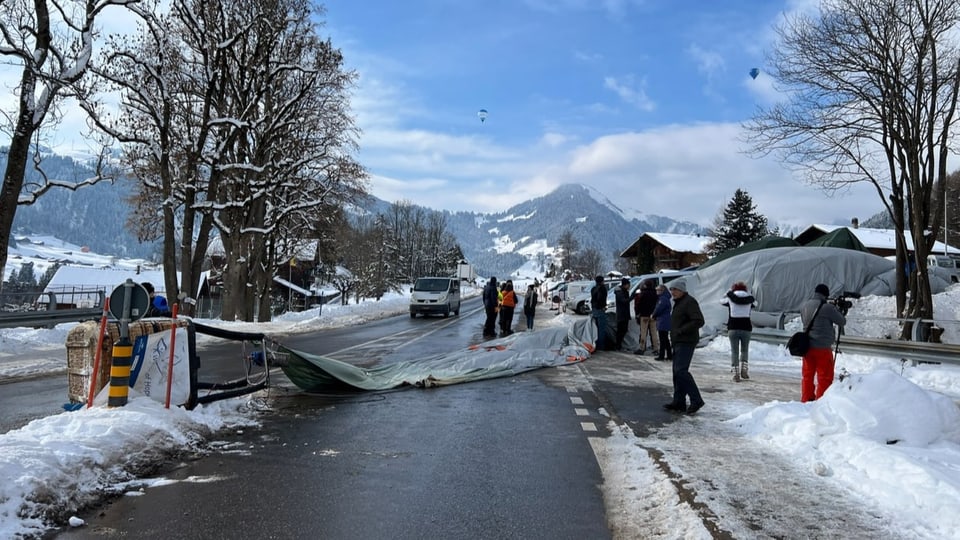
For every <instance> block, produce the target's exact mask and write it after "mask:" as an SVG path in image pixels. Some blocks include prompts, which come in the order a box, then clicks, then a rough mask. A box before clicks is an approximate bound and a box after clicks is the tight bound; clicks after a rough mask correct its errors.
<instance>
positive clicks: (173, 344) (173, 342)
mask: <svg viewBox="0 0 960 540" xmlns="http://www.w3.org/2000/svg"><path fill="white" fill-rule="evenodd" d="M179 306H180V303H179V302H177V303H175V304H173V310H172V315H173V327H172V328H170V363H169V364H168V365H167V399H166V401H164V405H163V406H164V407H165V408H167V409H169V408H170V392H171V391H172V389H173V356H174V353H175V352H176V350H177V349H176V344H177V308H178V307H179Z"/></svg>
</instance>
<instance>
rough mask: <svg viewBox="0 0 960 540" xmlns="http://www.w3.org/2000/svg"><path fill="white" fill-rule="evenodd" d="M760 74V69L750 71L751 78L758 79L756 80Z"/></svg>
mask: <svg viewBox="0 0 960 540" xmlns="http://www.w3.org/2000/svg"><path fill="white" fill-rule="evenodd" d="M759 74H760V69H759V68H753V69H751V70H750V77H751V78H754V79H756V78H757V75H759Z"/></svg>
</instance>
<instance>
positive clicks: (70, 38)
mask: <svg viewBox="0 0 960 540" xmlns="http://www.w3.org/2000/svg"><path fill="white" fill-rule="evenodd" d="M137 1H139V0H101V1H99V2H91V1H88V2H76V1H72V0H32V1H30V0H3V1H2V2H0V56H2V57H3V58H4V60H5V62H9V63H10V64H11V65H13V66H19V67H20V78H19V81H18V82H17V87H16V90H15V93H16V94H17V96H18V98H19V99H18V100H17V109H16V110H15V111H2V113H3V114H2V117H3V120H2V121H3V124H2V128H3V131H5V132H6V133H8V134H9V135H10V146H9V150H8V155H7V166H6V169H5V170H4V173H3V187H2V190H0V275H2V274H3V269H4V267H5V266H6V264H7V251H8V249H9V247H10V231H11V229H12V227H13V218H14V216H15V215H16V212H17V206H18V205H20V204H30V203H32V202H34V201H35V200H36V198H37V197H39V196H41V195H42V194H43V193H45V192H46V191H48V190H49V189H51V188H53V187H63V188H68V189H77V188H79V187H82V186H84V185H89V184H93V183H96V182H98V181H100V180H101V179H103V178H104V175H103V167H102V166H103V159H104V156H105V149H103V148H101V150H100V158H99V159H98V161H97V164H96V167H95V169H94V170H95V173H94V175H93V176H92V177H91V178H88V179H85V180H83V181H80V182H72V181H64V180H60V179H55V178H49V177H47V175H46V174H44V171H43V167H42V156H41V153H40V151H39V150H40V146H41V144H42V142H43V141H44V140H45V138H44V133H45V132H47V131H48V128H49V129H52V128H54V127H55V126H56V125H57V124H58V123H59V121H60V120H61V118H62V113H61V111H60V104H61V103H62V102H63V101H64V100H65V99H68V98H74V99H77V100H79V101H80V102H81V103H83V102H86V101H89V100H91V99H92V96H91V95H90V94H88V93H87V92H86V91H84V89H82V88H81V87H80V86H79V84H78V83H79V82H80V81H81V79H82V78H83V77H84V74H85V73H86V72H87V69H88V67H89V65H90V58H91V55H92V54H93V46H94V40H95V39H96V37H97V33H96V30H95V27H94V25H95V23H96V21H97V17H98V16H100V15H101V13H103V11H104V10H105V9H108V8H110V7H111V6H124V5H130V4H134V3H136V2H137ZM31 156H32V163H31ZM28 164H29V165H30V166H33V167H34V168H35V169H36V171H37V172H38V173H39V174H38V176H39V177H40V178H42V181H41V182H39V183H37V184H36V185H33V186H27V189H24V179H25V176H26V168H27V166H28Z"/></svg>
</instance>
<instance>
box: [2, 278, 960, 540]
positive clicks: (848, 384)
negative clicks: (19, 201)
mask: <svg viewBox="0 0 960 540" xmlns="http://www.w3.org/2000/svg"><path fill="white" fill-rule="evenodd" d="M521 290H522V289H521ZM468 294H477V291H470V292H469V293H468ZM892 302H893V300H892V299H890V298H864V299H860V300H858V301H857V304H856V306H855V308H854V311H855V314H856V318H857V320H858V321H861V322H860V323H859V324H860V327H861V328H860V331H861V332H864V331H869V332H875V333H873V334H864V335H884V334H885V333H887V332H889V331H890V330H889V329H890V324H889V322H879V323H876V322H875V323H868V320H870V319H873V320H877V319H880V318H891V317H892V316H893V313H892V312H893V306H892ZM935 305H936V316H937V318H938V319H951V320H953V321H956V320H957V319H958V315H960V287H958V286H954V287H951V289H949V290H948V291H946V292H944V293H942V294H939V295H937V296H936V297H935ZM542 309H543V310H542V311H541V312H540V313H541V314H540V315H538V318H537V326H538V327H541V328H542V327H544V326H553V325H566V324H570V323H571V322H572V321H574V320H578V319H579V316H576V315H572V314H561V315H555V314H554V313H553V312H549V311H547V305H546V304H543V305H542ZM854 311H852V312H851V317H853V316H854ZM406 312H407V299H406V297H405V296H404V295H399V294H398V295H393V296H389V297H385V298H384V299H382V300H381V301H380V302H372V301H370V302H364V303H361V304H351V305H347V306H324V307H323V309H322V312H321V311H320V310H311V311H306V312H302V313H290V314H286V315H283V316H281V317H278V318H277V319H276V320H274V321H271V322H270V323H263V324H248V323H222V322H219V321H201V322H209V323H211V324H217V325H219V326H225V327H228V328H230V329H234V330H240V331H242V330H255V331H258V332H263V333H265V334H268V335H271V334H276V335H280V334H287V333H296V332H306V331H310V330H312V329H315V328H328V327H335V326H345V325H355V324H359V323H362V322H363V321H367V320H372V319H377V318H381V317H388V316H392V315H398V314H405V313H406ZM851 326H853V321H851ZM70 327H71V325H69V324H65V325H60V326H58V327H57V328H55V329H52V330H32V329H9V330H3V329H0V351H2V352H0V380H2V379H3V378H7V377H21V376H26V375H31V374H41V373H51V372H63V371H64V363H65V361H64V356H65V353H64V343H65V339H66V334H67V332H68V331H69V329H70ZM956 328H957V327H956V325H954V326H953V327H952V328H948V329H947V332H946V333H945V336H946V337H947V339H946V340H947V341H948V342H952V343H957V342H960V336H957V334H956V333H955V332H956ZM750 354H751V360H750V365H751V371H752V372H753V373H755V374H758V375H760V374H763V375H766V376H769V377H770V378H773V377H775V376H782V377H787V378H790V377H793V378H794V379H795V380H796V385H797V390H796V395H797V397H799V370H800V363H799V361H798V360H797V359H796V358H793V357H790V356H789V355H788V354H787V353H786V351H785V350H784V349H783V347H781V346H774V345H768V344H764V343H759V342H754V343H752V344H751V348H750ZM728 355H729V345H728V343H727V342H726V339H724V338H722V337H721V338H719V339H714V340H713V341H712V342H711V343H710V344H709V345H708V346H706V347H703V348H701V349H698V350H697V353H696V355H695V357H694V366H693V368H692V369H693V372H694V375H695V376H698V377H699V376H701V375H700V374H701V373H702V372H704V371H708V368H710V367H713V368H717V369H714V370H712V371H715V372H721V373H722V372H723V368H724V367H725V366H728V365H729V360H728ZM588 362H589V360H588ZM842 369H843V370H846V371H847V372H849V374H850V376H849V377H847V378H845V379H844V381H843V383H842V384H834V385H833V386H832V387H831V388H830V390H829V391H828V392H827V393H826V395H824V397H823V398H822V399H821V400H819V401H816V402H812V403H806V404H801V403H799V401H778V400H769V401H763V402H760V403H754V402H751V401H750V400H746V399H737V398H734V399H732V400H730V401H727V402H719V401H714V402H711V403H710V406H711V407H712V408H714V409H715V411H716V412H711V413H710V414H711V416H705V417H704V418H700V416H701V415H698V418H697V419H696V422H684V421H678V422H674V423H672V424H670V425H669V426H667V427H666V428H664V429H663V430H662V431H661V432H660V433H658V434H657V435H655V436H650V437H643V438H638V437H636V436H635V435H634V434H633V432H632V431H631V430H629V429H626V428H624V426H617V425H613V424H611V428H612V430H613V435H612V436H611V437H608V438H606V439H605V440H602V441H597V440H592V441H591V443H592V444H594V449H595V452H596V454H597V457H598V460H599V461H600V465H601V468H602V470H603V471H604V476H605V482H606V483H605V485H604V496H605V500H606V501H607V512H608V517H609V519H610V521H611V524H612V526H614V529H615V531H618V534H620V535H621V536H620V537H623V538H627V537H630V535H631V534H636V533H637V532H638V531H642V533H643V534H644V535H645V536H644V537H651V538H652V537H659V538H711V534H710V531H708V530H707V529H706V528H705V526H704V522H703V520H702V519H701V518H700V516H699V515H698V513H697V511H695V510H694V509H693V508H692V507H691V504H690V503H689V502H688V501H685V500H684V498H683V497H682V493H681V492H682V486H679V487H678V485H677V484H676V482H674V481H673V480H672V479H671V478H669V477H668V476H666V475H665V473H664V472H663V470H662V469H661V467H659V466H658V464H657V462H656V460H655V459H654V458H653V457H651V452H650V451H648V450H645V449H650V448H656V449H658V450H659V451H661V452H662V453H663V455H664V459H668V457H669V456H673V460H674V461H673V462H672V464H673V466H675V467H676V466H678V463H679V464H680V465H679V466H684V465H683V464H684V463H686V462H684V461H679V462H678V460H680V459H681V458H683V457H684V456H685V455H687V454H688V453H689V454H690V455H693V453H698V454H703V453H707V454H709V453H711V452H713V453H716V454H717V455H718V456H719V455H720V454H721V453H730V454H731V455H733V456H739V457H732V458H730V459H731V461H732V463H731V464H730V466H731V467H734V469H733V471H734V473H733V474H727V475H726V476H724V474H723V472H722V471H718V470H717V468H716V466H715V465H714V464H713V463H712V462H710V464H709V466H710V467H712V469H710V470H706V469H705V470H703V471H700V470H698V467H699V466H701V465H698V464H697V463H700V462H694V461H691V462H689V465H687V466H689V467H690V469H689V470H685V471H684V472H685V473H686V475H687V476H690V477H692V478H699V477H701V476H702V477H704V478H706V479H707V481H716V482H717V483H718V484H724V482H729V483H730V485H729V489H731V490H735V489H737V486H736V485H735V484H736V482H735V480H736V478H737V474H740V473H738V472H737V471H738V469H736V467H743V471H742V474H744V475H748V476H749V475H750V474H751V470H750V466H749V464H750V462H751V460H754V462H755V463H761V462H765V463H766V464H767V466H770V463H771V462H773V463H781V462H782V463H786V464H787V465H786V466H787V467H797V468H798V469H799V470H813V471H814V472H815V473H816V474H817V475H818V476H820V477H822V478H823V479H824V480H823V481H824V484H823V486H820V487H819V488H817V489H822V490H823V491H824V492H825V493H826V494H827V495H825V497H826V499H825V500H826V502H825V504H852V506H851V512H858V511H859V509H860V507H861V505H862V506H866V507H867V508H868V510H871V511H875V512H880V513H881V514H882V515H889V516H891V519H890V521H889V524H888V525H889V528H887V529H884V530H882V531H881V534H880V535H881V536H886V537H890V538H896V537H900V538H958V533H957V531H960V512H958V511H957V510H958V509H960V412H958V408H957V405H956V402H957V401H958V400H960V368H958V367H955V366H953V365H930V364H922V365H918V366H913V365H909V364H904V363H901V362H899V361H896V360H890V359H884V358H873V357H863V356H857V355H849V354H842V355H840V358H839V359H838V362H837V371H838V372H840V371H841V370H842ZM755 378H756V377H755ZM758 384H759V383H758ZM755 388H763V387H762V386H757V387H755ZM718 397H719V396H718ZM251 399H252V398H251V397H250V396H247V397H244V398H238V399H235V400H227V401H222V402H215V403H213V404H209V405H206V406H202V407H199V408H197V409H196V410H194V411H185V410H179V409H175V410H165V409H163V408H162V406H161V405H158V404H156V403H154V402H153V401H151V400H149V399H146V398H142V397H133V398H131V400H130V402H129V404H128V405H127V406H126V407H123V408H114V409H107V408H100V407H94V408H92V409H89V410H81V411H77V412H64V413H61V414H58V415H53V416H50V417H46V418H41V419H37V420H34V421H32V422H30V423H29V424H27V425H26V426H24V427H22V428H20V429H16V430H12V431H9V432H7V433H4V434H2V435H0V477H2V478H3V479H4V481H3V482H2V483H0V537H5V538H9V537H14V536H16V535H31V534H33V535H39V534H41V533H42V531H43V530H45V529H46V528H47V527H49V526H50V523H51V521H48V520H54V521H56V522H58V523H65V522H66V519H67V518H68V517H70V515H71V514H70V513H71V512H72V511H73V509H75V508H77V507H78V505H82V504H84V503H86V502H89V501H92V500H95V499H96V498H98V497H99V496H100V494H101V493H102V492H103V491H105V490H107V491H110V490H112V491H113V492H117V493H122V492H125V491H127V490H136V489H140V487H138V486H143V485H148V482H146V481H143V480H138V479H137V478H136V471H137V466H138V464H139V463H142V462H149V461H155V460H156V458H157V454H161V455H162V454H166V453H174V452H177V453H182V452H183V451H184V449H187V450H188V451H189V450H193V451H196V452H204V451H205V450H204V449H205V442H206V441H207V440H208V439H209V438H210V437H212V436H213V435H214V434H215V433H216V432H217V431H219V430H224V429H243V427H244V426H246V425H250V424H252V423H254V422H255V421H254V420H253V418H254V417H255V415H254V414H252V413H251V412H250V411H249V406H250V404H251V401H249V400H251ZM705 411H706V410H705ZM714 416H715V417H716V418H717V419H718V421H716V422H713V421H710V420H711V419H712V418H714ZM691 430H692V431H693V432H694V433H695V434H698V436H699V437H700V438H701V440H712V439H711V438H713V439H715V440H716V443H715V444H714V445H713V446H707V445H704V447H700V448H694V449H691V448H684V447H683V446H682V445H681V444H682V443H681V442H680V441H682V440H683V439H682V437H680V436H679V435H683V434H685V433H689V432H690V431H691ZM698 430H699V431H698ZM106 433H109V436H105V434H106ZM674 434H676V435H678V436H677V437H673V436H672V435H674ZM718 434H721V435H722V437H720V435H718ZM718 437H720V438H718ZM738 440H740V441H741V442H739V443H738V442H737V441H738ZM143 441H150V444H146V445H144V444H143ZM747 443H749V444H747ZM147 448H149V449H151V450H150V451H149V455H148V453H147V451H146V450H145V449H147ZM748 448H749V449H752V450H750V453H751V454H755V455H747V454H748V452H747V451H746V450H743V449H748ZM708 457H709V456H708ZM701 462H703V461H702V460H701ZM703 463H707V462H703ZM703 466H705V467H706V466H707V465H703ZM711 475H713V476H714V478H711ZM752 480H755V481H760V482H762V481H763V480H764V479H763V478H759V479H757V478H753V479H752ZM777 480H778V479H775V478H774V479H771V481H772V482H776V481H777ZM724 485H726V484H724ZM701 487H702V488H703V489H709V485H704V486H701ZM789 488H790V486H779V487H778V489H789ZM719 491H720V492H719V493H717V494H716V495H717V497H718V500H719V501H720V504H721V506H724V505H726V506H729V507H734V506H735V504H734V503H735V501H731V500H729V498H728V499H725V498H724V495H723V493H722V491H723V490H722V489H721V490H719ZM807 491H809V490H807ZM834 491H836V492H837V493H840V495H836V496H835V499H831V498H830V497H829V493H831V492H834ZM799 496H801V497H802V496H808V497H812V498H813V500H814V503H813V504H812V506H816V501H817V500H819V499H816V497H817V496H819V495H818V494H816V493H814V494H810V493H806V494H800V495H799ZM851 498H852V499H854V503H850V502H849V499H851ZM747 504H749V501H747ZM795 511H798V512H800V511H807V510H806V509H795ZM809 511H815V508H811V509H809ZM756 512H758V514H759V513H761V512H762V510H756ZM720 517H721V518H722V516H720ZM748 518H749V516H748ZM748 518H745V519H748ZM756 519H757V522H758V523H762V519H764V518H762V516H759V515H758V516H757V518H756ZM766 519H768V520H775V519H777V516H769V517H767V518H766ZM74 522H75V523H77V524H78V525H79V524H80V522H79V521H76V520H74ZM767 523H771V521H767ZM759 530H761V531H762V530H764V529H762V528H761V529H759ZM739 532H740V533H741V534H750V533H751V531H749V530H743V531H739ZM756 532H757V531H752V533H753V534H755V533H756ZM796 532H797V534H802V533H800V532H799V531H796ZM841 536H842V535H841ZM853 536H858V535H856V534H855V535H853Z"/></svg>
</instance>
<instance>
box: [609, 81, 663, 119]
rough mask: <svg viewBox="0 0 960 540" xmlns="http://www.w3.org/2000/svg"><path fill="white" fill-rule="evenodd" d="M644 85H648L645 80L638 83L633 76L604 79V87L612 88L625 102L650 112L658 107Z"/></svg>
mask: <svg viewBox="0 0 960 540" xmlns="http://www.w3.org/2000/svg"><path fill="white" fill-rule="evenodd" d="M644 86H646V82H645V81H640V82H639V83H636V82H635V81H634V78H633V77H632V76H629V77H626V79H625V80H618V79H616V78H615V77H605V78H604V79H603V87H604V88H606V89H608V90H612V91H613V92H614V93H615V94H617V96H619V97H620V99H621V100H623V101H624V102H625V103H629V104H630V105H633V106H634V107H636V108H637V109H640V110H642V111H648V112H649V111H652V110H654V109H655V108H656V103H654V102H653V100H652V99H650V97H649V96H647V93H646V90H645V89H644Z"/></svg>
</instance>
